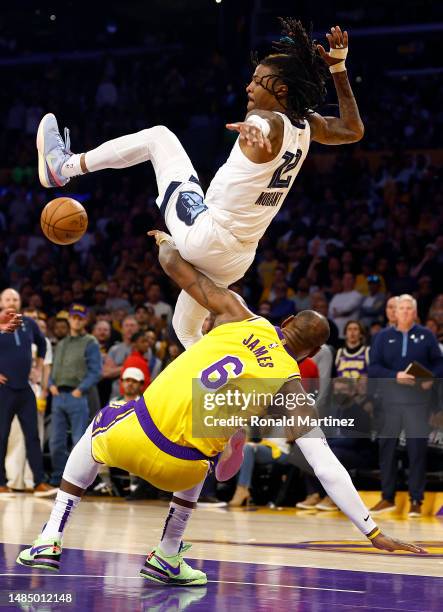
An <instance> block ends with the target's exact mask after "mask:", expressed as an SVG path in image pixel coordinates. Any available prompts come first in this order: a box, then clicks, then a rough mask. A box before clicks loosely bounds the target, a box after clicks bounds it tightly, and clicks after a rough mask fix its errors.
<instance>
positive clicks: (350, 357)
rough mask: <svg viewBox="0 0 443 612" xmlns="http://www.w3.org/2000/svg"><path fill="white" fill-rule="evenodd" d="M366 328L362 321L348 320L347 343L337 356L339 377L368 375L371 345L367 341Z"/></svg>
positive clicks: (336, 363) (336, 362) (336, 365)
mask: <svg viewBox="0 0 443 612" xmlns="http://www.w3.org/2000/svg"><path fill="white" fill-rule="evenodd" d="M365 335H366V334H365V328H364V327H363V325H362V324H361V323H360V321H352V320H351V321H348V322H347V323H346V325H345V345H344V347H343V348H339V349H338V351H337V355H336V356H335V370H336V375H337V377H338V378H340V377H342V376H343V377H345V378H360V377H361V376H367V374H368V367H369V346H367V345H366V343H365Z"/></svg>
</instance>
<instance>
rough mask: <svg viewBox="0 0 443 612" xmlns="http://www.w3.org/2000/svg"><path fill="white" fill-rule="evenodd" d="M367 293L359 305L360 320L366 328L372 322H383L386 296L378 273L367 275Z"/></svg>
mask: <svg viewBox="0 0 443 612" xmlns="http://www.w3.org/2000/svg"><path fill="white" fill-rule="evenodd" d="M367 280H368V291H369V295H367V296H366V297H365V298H364V299H363V301H362V303H361V306H360V317H359V318H360V322H361V323H362V325H364V326H365V327H366V328H367V329H369V328H370V326H371V325H372V323H383V319H384V309H385V301H386V296H385V294H384V293H383V292H382V290H381V282H380V277H379V276H378V274H370V275H369V276H368V279H367Z"/></svg>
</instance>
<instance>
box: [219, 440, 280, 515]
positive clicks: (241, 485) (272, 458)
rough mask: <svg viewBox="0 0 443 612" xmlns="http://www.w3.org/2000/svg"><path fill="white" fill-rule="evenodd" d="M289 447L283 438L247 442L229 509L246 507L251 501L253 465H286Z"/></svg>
mask: <svg viewBox="0 0 443 612" xmlns="http://www.w3.org/2000/svg"><path fill="white" fill-rule="evenodd" d="M289 451H290V447H289V444H288V441H287V440H286V439H285V438H272V439H270V440H266V439H265V440H262V441H261V442H247V443H246V444H245V446H244V449H243V452H244V458H243V463H242V466H241V468H240V471H239V473H238V479H237V487H236V489H235V492H234V496H233V498H232V499H231V501H230V502H229V504H228V506H229V507H230V508H239V507H240V506H244V505H247V504H248V503H249V501H250V499H251V492H250V488H251V482H252V475H253V473H254V468H255V465H256V464H257V465H267V464H271V463H274V464H278V465H286V464H287V463H288V457H289Z"/></svg>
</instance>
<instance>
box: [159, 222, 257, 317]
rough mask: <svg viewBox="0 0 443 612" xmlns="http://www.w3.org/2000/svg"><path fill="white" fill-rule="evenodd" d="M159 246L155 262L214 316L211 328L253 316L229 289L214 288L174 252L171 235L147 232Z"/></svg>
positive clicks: (206, 278) (175, 249)
mask: <svg viewBox="0 0 443 612" xmlns="http://www.w3.org/2000/svg"><path fill="white" fill-rule="evenodd" d="M148 235H149V236H153V237H154V238H155V240H156V242H157V245H158V247H159V253H158V260H159V262H160V265H161V267H162V268H163V270H164V271H165V272H166V274H167V275H168V276H169V277H170V278H172V280H173V281H175V282H176V283H177V285H178V286H179V287H181V288H182V289H184V290H185V291H186V293H189V295H190V296H191V297H193V298H194V300H195V301H196V302H198V303H199V304H200V305H201V306H204V307H205V308H207V309H208V310H209V312H211V313H213V314H214V315H215V316H216V320H215V326H217V325H220V324H221V323H229V322H232V321H243V320H244V319H247V318H249V317H251V316H253V313H252V312H251V311H250V310H249V309H248V308H246V306H245V305H244V304H242V303H241V302H240V300H239V297H238V296H236V294H235V293H233V292H232V291H230V290H229V289H224V288H223V287H217V285H216V284H215V283H213V282H212V281H211V280H210V279H209V278H208V277H207V276H205V275H204V274H202V273H201V272H199V271H198V270H196V269H195V268H194V266H192V265H191V264H190V263H189V262H187V261H186V260H185V259H183V257H182V256H181V255H180V253H179V252H178V250H177V247H176V246H175V244H174V242H173V240H172V238H171V236H169V235H168V234H166V233H164V232H160V231H158V230H152V231H150V232H148Z"/></svg>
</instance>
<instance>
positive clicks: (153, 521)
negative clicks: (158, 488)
mask: <svg viewBox="0 0 443 612" xmlns="http://www.w3.org/2000/svg"><path fill="white" fill-rule="evenodd" d="M51 506H52V501H49V500H39V499H35V498H33V497H32V496H27V495H18V496H17V497H16V498H15V499H11V500H1V501H0V541H1V542H2V543H3V546H2V548H1V551H0V555H1V556H0V585H2V586H0V592H1V591H2V589H12V590H19V589H26V588H31V586H32V587H33V588H35V589H38V590H42V591H47V590H48V589H52V590H54V589H56V590H57V591H61V590H63V589H71V590H73V591H74V592H75V593H76V594H77V604H76V608H75V609H79V610H80V609H82V610H89V609H91V610H92V609H96V605H97V604H98V600H99V599H100V598H101V599H100V601H101V603H102V605H104V599H106V600H107V599H109V601H112V606H111V607H109V608H102V607H100V609H112V610H151V609H152V610H165V611H166V610H174V609H176V610H184V609H187V608H189V609H191V610H209V609H212V610H226V609H228V607H231V606H232V605H234V602H235V605H236V607H237V608H238V609H241V610H243V609H244V610H271V609H273V608H274V609H275V607H279V608H280V609H283V608H285V609H287V610H311V609H314V608H317V606H319V605H320V606H322V605H328V606H329V607H331V605H332V607H333V608H336V609H341V608H343V609H345V608H346V609H348V610H349V609H356V608H357V607H358V608H363V609H367V610H370V609H372V610H374V609H391V610H400V609H401V610H441V609H443V579H442V578H441V577H442V576H443V541H442V540H443V538H442V532H443V530H442V527H443V524H442V519H441V518H422V519H419V520H412V519H410V520H404V519H395V518H390V519H385V520H382V519H380V520H379V521H378V522H379V524H380V526H381V527H382V529H383V530H385V531H386V532H387V533H389V534H391V535H393V536H395V537H398V538H401V539H405V540H410V541H415V542H422V543H423V545H424V547H425V548H426V549H427V550H428V551H429V556H428V557H417V556H409V555H406V554H395V555H391V554H385V553H379V552H376V551H374V549H372V547H370V546H368V544H367V542H366V541H365V540H364V539H363V538H361V537H360V534H359V532H357V531H356V529H355V528H354V527H353V526H352V525H351V523H350V522H349V521H348V520H347V519H346V518H345V517H343V516H342V515H340V514H339V513H329V514H326V513H317V514H309V513H303V512H301V511H295V510H282V511H278V510H267V509H246V510H243V509H240V510H226V509H209V510H206V509H198V510H197V511H196V512H195V514H194V516H193V517H192V519H191V521H190V524H189V528H188V531H187V533H186V540H187V541H189V542H191V543H193V548H192V550H191V551H190V553H189V555H188V557H189V558H190V559H197V560H199V561H191V563H193V565H195V566H196V567H200V568H201V569H204V570H205V571H206V572H207V574H208V579H209V582H208V585H207V587H204V588H203V589H201V588H199V589H197V590H196V589H195V588H194V589H191V588H189V587H188V588H181V587H180V588H179V589H173V590H171V589H170V588H169V589H168V588H167V587H162V586H160V587H157V586H156V585H152V584H150V583H147V582H146V581H143V580H142V579H141V578H138V569H139V567H140V566H141V565H142V563H143V556H144V555H146V553H147V552H149V551H150V549H151V548H152V547H153V546H154V545H155V544H156V543H157V542H158V540H159V538H160V534H161V531H162V527H163V521H164V517H165V516H166V512H167V504H163V503H161V502H137V503H132V504H129V503H127V502H125V501H123V500H115V501H113V500H102V499H97V498H92V499H91V498H87V499H86V500H84V501H83V502H81V504H80V505H79V507H78V508H77V510H76V512H75V514H74V516H73V517H72V519H71V523H70V525H69V527H68V529H67V532H66V536H65V539H64V547H65V552H64V554H63V559H62V568H61V571H60V574H59V575H53V574H50V575H49V576H48V575H47V574H45V573H44V572H42V571H41V570H34V571H33V570H29V569H28V568H25V567H19V566H17V565H15V563H14V561H15V557H16V556H17V553H18V551H19V550H20V546H21V545H23V544H29V543H31V542H32V541H33V539H34V538H35V536H36V534H37V532H38V531H39V530H40V529H41V527H42V525H43V524H44V523H45V521H46V520H47V517H48V514H49V512H50V509H51ZM85 551H91V552H85ZM113 553H114V554H113ZM116 553H118V554H116ZM97 598H98V599H97ZM283 604H284V605H283ZM1 609H3V607H1ZM5 609H6V608H5ZM9 609H11V608H9ZM17 609H19V608H17ZM50 609H51V610H52V609H66V608H63V607H60V608H58V607H51V608H50ZM70 609H72V608H70Z"/></svg>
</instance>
